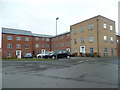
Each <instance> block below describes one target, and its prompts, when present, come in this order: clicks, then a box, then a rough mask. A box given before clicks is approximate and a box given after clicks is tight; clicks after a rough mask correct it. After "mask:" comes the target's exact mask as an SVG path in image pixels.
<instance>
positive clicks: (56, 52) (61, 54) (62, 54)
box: [50, 50, 71, 59]
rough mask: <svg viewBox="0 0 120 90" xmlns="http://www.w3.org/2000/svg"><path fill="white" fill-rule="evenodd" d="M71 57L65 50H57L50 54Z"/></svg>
mask: <svg viewBox="0 0 120 90" xmlns="http://www.w3.org/2000/svg"><path fill="white" fill-rule="evenodd" d="M70 57H71V54H70V53H69V52H68V51H66V50H57V51H54V52H53V53H52V54H50V58H52V59H55V58H67V59H69V58H70Z"/></svg>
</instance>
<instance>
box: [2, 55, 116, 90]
mask: <svg viewBox="0 0 120 90" xmlns="http://www.w3.org/2000/svg"><path fill="white" fill-rule="evenodd" d="M2 87H3V88H118V58H116V57H113V58H94V57H93V58H91V57H88V58H87V57H80V58H79V57H78V58H72V59H59V60H56V61H22V60H21V61H3V62H2Z"/></svg>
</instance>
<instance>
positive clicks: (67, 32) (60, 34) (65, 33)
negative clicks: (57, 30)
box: [53, 31, 70, 37]
mask: <svg viewBox="0 0 120 90" xmlns="http://www.w3.org/2000/svg"><path fill="white" fill-rule="evenodd" d="M68 33H70V31H68V32H64V33H62V34H59V35H57V36H61V35H65V34H68ZM57 36H56V35H55V36H53V37H57Z"/></svg>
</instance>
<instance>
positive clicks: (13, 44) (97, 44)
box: [2, 15, 120, 58]
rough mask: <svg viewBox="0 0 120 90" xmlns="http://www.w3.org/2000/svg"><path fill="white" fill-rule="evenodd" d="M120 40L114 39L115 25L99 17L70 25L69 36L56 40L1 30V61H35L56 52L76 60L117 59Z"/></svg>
mask: <svg viewBox="0 0 120 90" xmlns="http://www.w3.org/2000/svg"><path fill="white" fill-rule="evenodd" d="M119 39H120V37H119V36H117V39H116V32H115V22H114V21H113V20H110V19H108V18H106V17H103V16H100V15H98V16H96V17H93V18H90V19H87V20H85V21H82V22H79V23H77V24H74V25H71V26H70V32H66V33H63V34H60V35H57V36H52V35H42V34H34V33H32V32H30V31H26V30H18V29H10V28H2V58H8V57H13V58H21V57H24V56H25V54H26V53H32V55H33V56H34V57H35V56H36V55H37V54H38V53H44V52H46V51H55V50H68V51H70V52H71V54H76V56H86V55H94V56H117V53H119V52H120V47H119V46H120V43H118V42H119V41H120V40H119ZM116 41H117V44H116Z"/></svg>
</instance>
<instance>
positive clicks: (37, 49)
mask: <svg viewBox="0 0 120 90" xmlns="http://www.w3.org/2000/svg"><path fill="white" fill-rule="evenodd" d="M38 38H39V40H36V37H33V52H34V56H36V55H37V54H38V52H39V51H40V53H41V50H42V49H45V50H46V51H50V47H46V45H49V46H50V41H46V39H47V38H46V37H38ZM42 38H44V40H42ZM36 44H39V47H36ZM42 45H44V47H42Z"/></svg>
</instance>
